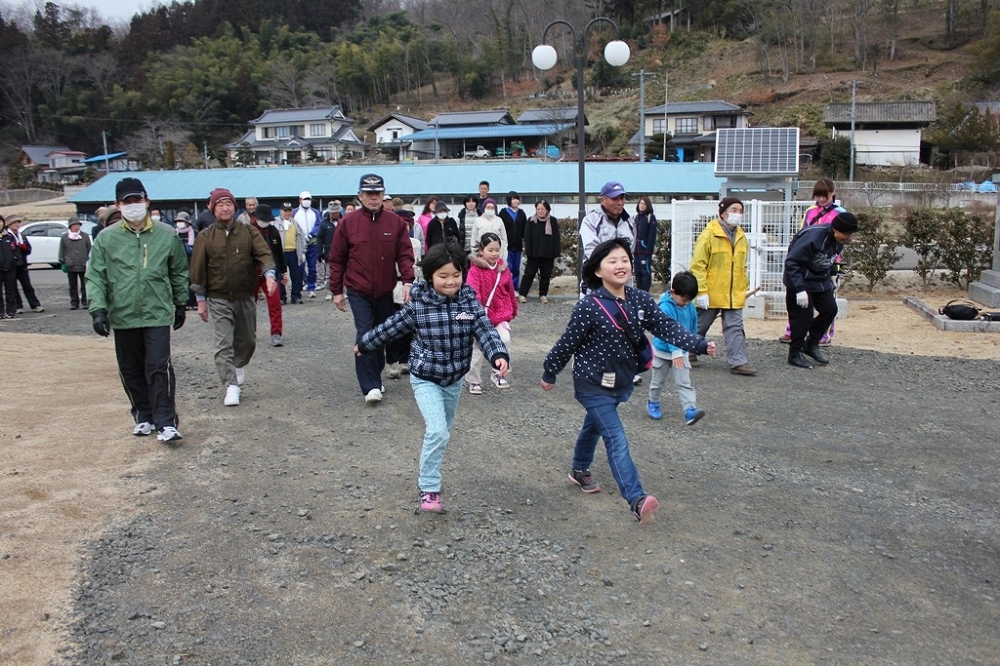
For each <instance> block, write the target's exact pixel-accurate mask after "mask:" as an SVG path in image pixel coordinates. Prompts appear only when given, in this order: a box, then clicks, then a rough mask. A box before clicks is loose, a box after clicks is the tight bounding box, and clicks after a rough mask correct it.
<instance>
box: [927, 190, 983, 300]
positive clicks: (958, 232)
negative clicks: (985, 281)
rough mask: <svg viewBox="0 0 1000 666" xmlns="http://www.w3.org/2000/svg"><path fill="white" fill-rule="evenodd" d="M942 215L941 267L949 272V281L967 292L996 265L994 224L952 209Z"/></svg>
mask: <svg viewBox="0 0 1000 666" xmlns="http://www.w3.org/2000/svg"><path fill="white" fill-rule="evenodd" d="M941 215H942V218H943V220H942V227H943V228H942V230H941V236H940V238H939V239H938V252H939V254H940V264H941V266H942V267H943V268H945V269H947V270H948V281H949V282H951V283H952V284H954V285H956V286H958V287H960V288H962V289H968V288H969V284H971V283H972V282H975V281H976V280H978V279H979V276H980V274H981V273H982V272H983V270H985V269H987V268H989V267H990V266H991V265H992V263H993V225H994V221H993V220H990V219H989V218H987V217H985V216H983V215H974V214H973V215H968V214H966V213H965V212H964V211H962V210H959V209H956V208H952V209H950V210H947V211H944V212H943V213H941Z"/></svg>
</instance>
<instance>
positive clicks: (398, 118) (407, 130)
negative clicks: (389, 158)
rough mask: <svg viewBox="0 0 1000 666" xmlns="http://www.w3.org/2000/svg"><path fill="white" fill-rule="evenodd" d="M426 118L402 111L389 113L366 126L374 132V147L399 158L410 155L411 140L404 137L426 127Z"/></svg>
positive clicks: (405, 157) (402, 158)
mask: <svg viewBox="0 0 1000 666" xmlns="http://www.w3.org/2000/svg"><path fill="white" fill-rule="evenodd" d="M427 127H428V124H427V121H426V120H421V119H420V118H414V117H413V116H407V115H404V114H402V113H390V114H389V115H388V116H386V117H385V118H382V119H381V120H379V121H377V122H374V123H372V124H371V125H369V126H368V131H369V132H373V133H374V134H375V147H376V148H378V149H379V150H380V151H383V152H387V153H389V154H395V155H397V156H398V159H399V160H404V159H407V158H408V157H410V156H411V155H410V154H409V147H410V145H411V143H412V142H411V141H408V140H406V139H405V137H407V136H409V135H410V134H413V133H414V132H419V131H420V130H425V129H427Z"/></svg>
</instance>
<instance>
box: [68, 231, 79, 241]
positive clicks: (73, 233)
mask: <svg viewBox="0 0 1000 666" xmlns="http://www.w3.org/2000/svg"><path fill="white" fill-rule="evenodd" d="M66 238H68V239H70V240H80V239H81V238H83V235H82V234H81V233H80V232H79V231H73V230H72V229H70V230H69V231H67V232H66Z"/></svg>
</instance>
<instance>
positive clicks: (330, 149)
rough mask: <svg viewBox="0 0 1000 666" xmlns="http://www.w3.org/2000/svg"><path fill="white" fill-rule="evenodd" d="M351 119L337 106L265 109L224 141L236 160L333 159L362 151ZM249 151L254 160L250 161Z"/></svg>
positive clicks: (286, 162)
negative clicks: (233, 138)
mask: <svg viewBox="0 0 1000 666" xmlns="http://www.w3.org/2000/svg"><path fill="white" fill-rule="evenodd" d="M353 124H354V121H353V120H351V119H350V118H348V117H347V116H345V115H344V114H343V112H341V110H340V107H339V106H318V107H313V108H309V109H268V110H267V111H265V112H264V113H263V114H262V115H261V116H260V117H259V118H257V119H255V120H251V121H250V130H249V131H247V132H246V133H245V134H244V135H243V136H241V137H240V138H239V139H237V140H236V141H234V142H232V143H228V144H226V149H227V150H228V151H229V157H230V160H231V161H232V162H234V163H236V164H240V163H247V162H249V163H250V164H258V165H263V164H301V163H305V162H310V161H313V162H328V161H336V160H339V159H341V158H343V157H345V156H350V155H352V154H353V153H354V152H355V151H359V152H361V151H363V150H364V148H365V146H366V145H367V144H365V142H363V141H361V140H360V139H358V137H357V135H355V134H354V130H353V129H352V128H351V126H352V125H353ZM248 151H252V152H253V155H254V160H253V161H252V162H250V161H249V159H247V158H248Z"/></svg>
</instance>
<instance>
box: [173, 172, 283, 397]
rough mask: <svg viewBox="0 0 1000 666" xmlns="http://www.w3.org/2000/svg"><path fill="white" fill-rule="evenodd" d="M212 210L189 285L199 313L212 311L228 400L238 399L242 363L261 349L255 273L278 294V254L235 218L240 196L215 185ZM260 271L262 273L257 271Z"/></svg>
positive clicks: (218, 361) (206, 314)
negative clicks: (276, 261) (275, 268)
mask: <svg viewBox="0 0 1000 666" xmlns="http://www.w3.org/2000/svg"><path fill="white" fill-rule="evenodd" d="M208 209H209V210H210V211H211V213H212V214H213V215H214V216H215V222H213V223H212V224H210V225H209V226H208V227H206V228H205V230H204V231H202V232H201V233H200V234H198V235H197V236H196V237H195V240H194V251H193V252H192V253H191V289H192V291H194V293H195V296H196V297H197V299H198V316H199V317H201V320H202V321H205V322H207V321H208V319H209V314H211V316H212V332H213V334H214V336H215V367H216V368H217V369H218V371H219V378H220V379H221V380H222V384H223V385H224V386H225V387H226V399H225V404H226V405H227V406H230V407H233V406H236V405H238V404H240V386H241V385H242V384H243V378H244V373H245V371H244V367H246V364H247V363H249V362H250V359H251V358H252V357H253V353H254V350H255V349H256V348H257V306H256V304H255V303H254V295H255V293H256V291H257V276H258V274H260V275H263V276H264V279H265V283H266V289H267V292H268V293H269V294H273V293H275V291H276V290H277V289H278V283H277V282H276V280H275V272H274V257H272V256H271V250H270V249H269V248H268V246H267V242H266V241H265V240H264V237H263V236H261V235H260V232H259V231H257V229H255V228H254V227H253V226H251V225H247V224H237V223H236V199H235V198H234V197H233V193H232V192H230V191H229V190H227V189H224V188H216V189H214V190H212V196H211V198H210V199H209V202H208ZM258 271H259V273H258Z"/></svg>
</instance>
